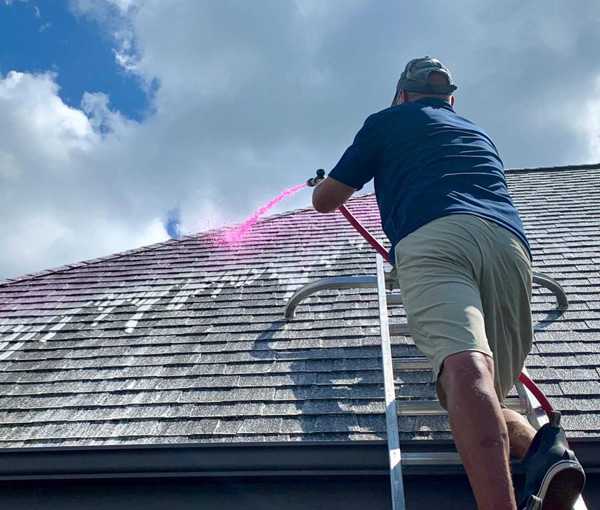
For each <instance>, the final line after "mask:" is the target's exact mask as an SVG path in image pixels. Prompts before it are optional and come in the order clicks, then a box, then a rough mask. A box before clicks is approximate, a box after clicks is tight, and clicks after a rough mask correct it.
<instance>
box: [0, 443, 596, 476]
mask: <svg viewBox="0 0 600 510" xmlns="http://www.w3.org/2000/svg"><path fill="white" fill-rule="evenodd" d="M570 444H571V447H572V448H573V449H574V450H575V451H576V452H577V455H578V457H579V459H580V461H581V462H582V464H583V465H584V467H585V468H586V471H588V472H600V440H598V439H579V440H574V441H571V442H570ZM401 448H402V452H403V454H404V455H405V460H407V461H408V463H407V465H406V466H405V467H404V471H405V473H407V474H412V475H419V474H425V473H427V474H429V475H430V474H432V473H437V474H456V473H462V467H461V466H457V465H456V464H450V463H443V462H441V463H429V462H428V459H429V458H430V456H431V454H432V453H441V454H444V453H446V454H451V453H453V452H455V450H454V446H453V444H452V442H450V441H426V442H422V441H409V442H406V443H404V444H402V445H401ZM513 468H514V470H516V472H518V471H519V466H518V464H515V466H513ZM386 473H388V457H387V446H386V443H385V441H348V442H344V441H334V442H329V441H315V442H297V443H296V442H278V443H264V442H259V443H241V444H240V443H237V444H233V443H225V444H222V443H219V444H204V445H194V444H191V445H190V444H183V445H134V446H102V447H54V448H53V447H39V448H3V449H0V480H51V479H53V480H57V479H111V478H115V479H116V478H147V477H151V478H163V477H169V478H172V477H239V476H357V475H362V476H369V475H385V474H386Z"/></svg>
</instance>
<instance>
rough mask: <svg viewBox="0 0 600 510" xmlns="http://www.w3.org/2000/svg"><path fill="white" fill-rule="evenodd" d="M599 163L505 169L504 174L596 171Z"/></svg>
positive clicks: (599, 166)
mask: <svg viewBox="0 0 600 510" xmlns="http://www.w3.org/2000/svg"><path fill="white" fill-rule="evenodd" d="M598 169H600V163H586V164H581V165H561V166H539V167H532V168H507V169H505V170H504V171H505V172H506V173H511V174H512V173H521V172H522V173H525V172H557V171H563V172H565V171H567V170H598Z"/></svg>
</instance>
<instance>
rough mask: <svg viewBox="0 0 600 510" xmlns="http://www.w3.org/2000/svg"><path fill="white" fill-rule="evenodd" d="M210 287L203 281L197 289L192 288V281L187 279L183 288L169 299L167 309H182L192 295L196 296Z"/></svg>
mask: <svg viewBox="0 0 600 510" xmlns="http://www.w3.org/2000/svg"><path fill="white" fill-rule="evenodd" d="M206 287H208V284H207V283H206V282H202V283H201V284H200V285H199V286H198V287H196V288H195V289H190V281H189V280H187V281H186V283H185V284H183V285H182V286H181V288H180V289H179V290H178V291H177V292H176V293H175V296H173V298H172V299H171V301H169V304H168V305H167V310H180V309H181V308H183V305H184V304H185V302H186V301H187V300H188V299H189V298H190V297H192V296H195V295H196V294H198V292H200V291H201V290H204V289H205V288H206Z"/></svg>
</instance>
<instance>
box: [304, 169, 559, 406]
mask: <svg viewBox="0 0 600 510" xmlns="http://www.w3.org/2000/svg"><path fill="white" fill-rule="evenodd" d="M323 179H325V170H323V169H322V168H319V169H318V170H317V175H316V177H311V178H310V179H308V180H307V181H306V185H307V186H309V187H315V186H317V185H318V184H319V183H320V182H321V181H322V180H323ZM339 210H340V212H341V213H342V214H343V215H344V218H346V219H347V220H348V222H349V223H350V224H351V225H352V226H353V227H354V228H355V229H356V231H357V232H358V233H359V234H360V235H361V236H363V238H364V239H365V240H366V241H367V242H368V243H369V244H370V245H371V246H372V247H373V248H374V249H375V251H377V253H379V254H380V255H381V256H382V257H383V258H384V260H386V261H388V262H389V253H388V251H387V250H386V249H385V248H384V247H383V245H382V244H381V243H380V242H379V241H378V240H377V239H375V237H373V235H372V234H371V233H370V232H369V231H368V230H367V229H366V228H365V227H363V226H362V225H361V223H360V222H359V221H358V220H357V219H356V218H355V217H354V216H353V214H352V213H351V212H350V211H349V210H348V209H347V208H346V206H344V205H341V206H340V207H339ZM519 381H520V382H521V383H522V384H523V385H524V386H525V387H526V388H527V389H528V390H529V391H530V392H531V393H532V394H533V396H534V397H535V398H536V399H537V401H538V402H539V403H540V405H541V406H542V409H543V410H544V411H545V412H546V414H548V415H550V413H553V412H554V408H553V407H552V405H551V404H550V402H549V401H548V399H547V398H546V395H544V393H543V392H542V390H541V389H540V388H539V386H538V385H537V384H535V382H533V380H531V379H530V378H529V377H528V376H527V375H525V374H524V373H523V372H521V373H520V374H519Z"/></svg>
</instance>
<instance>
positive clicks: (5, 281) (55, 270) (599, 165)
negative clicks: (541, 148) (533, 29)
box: [0, 163, 600, 287]
mask: <svg viewBox="0 0 600 510" xmlns="http://www.w3.org/2000/svg"><path fill="white" fill-rule="evenodd" d="M598 169H600V163H588V164H582V165H563V166H555V167H532V168H508V169H506V170H505V172H506V173H527V172H555V171H568V170H598ZM371 195H373V193H372V192H370V193H364V194H361V195H355V196H354V197H352V198H351V199H350V202H352V201H354V200H360V199H364V198H365V197H368V196H371ZM310 210H312V207H310V206H308V207H303V208H299V209H292V210H290V211H284V212H281V213H277V214H272V215H269V216H266V217H264V218H261V219H260V220H258V221H257V224H258V223H267V222H271V221H273V220H276V219H279V218H282V217H285V216H290V215H293V214H299V213H305V212H308V211H310ZM244 221H245V220H243V221H240V222H238V223H232V224H230V225H223V226H221V227H216V228H213V229H210V230H206V231H204V232H198V233H195V234H188V235H185V236H182V238H181V239H168V240H167V241H161V242H159V243H154V244H149V245H146V246H140V247H138V248H132V249H130V250H125V251H121V252H117V253H112V254H110V255H105V256H103V257H96V258H92V259H87V260H83V261H80V262H75V263H72V264H65V265H61V266H57V267H54V268H51V269H45V270H43V271H36V272H33V273H27V274H25V275H22V276H17V277H15V278H4V279H0V287H4V286H6V285H10V284H13V283H18V282H24V281H28V280H34V279H36V278H41V277H43V276H48V275H51V274H56V273H62V272H65V271H69V270H70V269H76V268H81V267H86V266H89V265H92V264H96V263H99V262H105V261H108V260H116V259H119V258H121V257H126V256H128V255H134V254H136V253H142V252H149V251H152V250H155V249H157V248H160V247H162V246H165V245H166V244H168V243H171V244H175V243H180V242H183V241H186V240H189V239H195V240H198V239H202V238H203V237H205V236H207V237H210V236H214V234H215V233H217V232H219V231H223V230H226V229H231V228H235V227H236V226H238V225H241V224H242V223H243V222H244Z"/></svg>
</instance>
